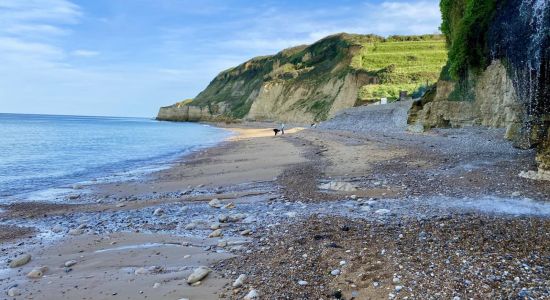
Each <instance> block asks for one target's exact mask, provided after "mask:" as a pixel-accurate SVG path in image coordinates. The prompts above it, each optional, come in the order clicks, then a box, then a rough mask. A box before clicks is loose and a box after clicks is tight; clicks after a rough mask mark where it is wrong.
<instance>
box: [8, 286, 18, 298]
mask: <svg viewBox="0 0 550 300" xmlns="http://www.w3.org/2000/svg"><path fill="white" fill-rule="evenodd" d="M8 296H10V297H17V296H21V291H20V290H19V289H18V288H16V287H12V288H10V289H9V290H8Z"/></svg>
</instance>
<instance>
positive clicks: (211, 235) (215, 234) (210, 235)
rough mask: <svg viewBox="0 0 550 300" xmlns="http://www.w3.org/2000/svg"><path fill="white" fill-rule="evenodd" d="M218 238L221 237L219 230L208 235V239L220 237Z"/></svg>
mask: <svg viewBox="0 0 550 300" xmlns="http://www.w3.org/2000/svg"><path fill="white" fill-rule="evenodd" d="M220 236H222V230H221V229H216V230H214V231H212V232H211V233H210V234H209V235H208V237H209V238H216V237H220Z"/></svg>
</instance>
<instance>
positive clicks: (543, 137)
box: [408, 0, 550, 179]
mask: <svg viewBox="0 0 550 300" xmlns="http://www.w3.org/2000/svg"><path fill="white" fill-rule="evenodd" d="M469 5H471V6H472V7H473V9H472V7H466V2H465V1H450V0H442V1H441V9H442V16H443V24H442V26H441V28H442V31H443V32H444V34H445V35H446V37H447V41H448V46H449V49H450V50H449V61H448V65H447V67H446V68H445V69H444V72H442V75H441V78H440V81H439V82H438V83H437V85H436V87H435V89H433V90H431V91H430V92H428V93H426V95H425V96H424V97H423V99H421V100H420V101H417V102H415V103H414V104H413V107H412V109H411V111H410V114H409V120H408V123H409V130H411V131H423V130H426V129H429V128H432V127H460V126H470V125H483V126H490V127H506V129H507V130H506V138H508V139H510V140H512V141H513V142H514V145H515V146H516V147H518V148H522V149H527V148H537V153H538V154H537V157H536V160H537V163H538V167H539V170H538V172H530V173H533V174H535V175H536V176H535V175H533V174H531V175H526V176H525V177H529V178H537V179H539V178H543V177H546V175H547V174H548V173H550V154H549V153H550V142H549V134H550V133H549V128H550V35H548V31H549V30H550V2H548V1H545V0H535V1H532V0H509V1H472V3H470V4H469ZM467 18H470V19H473V18H477V20H478V21H476V22H473V23H472V22H466V21H464V20H465V19H467Z"/></svg>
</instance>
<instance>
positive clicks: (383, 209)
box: [375, 208, 390, 215]
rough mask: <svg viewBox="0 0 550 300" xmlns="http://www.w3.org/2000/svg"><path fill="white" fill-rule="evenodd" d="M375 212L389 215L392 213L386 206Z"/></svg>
mask: <svg viewBox="0 0 550 300" xmlns="http://www.w3.org/2000/svg"><path fill="white" fill-rule="evenodd" d="M375 213H376V214H378V215H387V214H389V213H390V210H389V209H385V208H381V209H378V210H376V211H375Z"/></svg>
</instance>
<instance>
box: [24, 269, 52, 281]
mask: <svg viewBox="0 0 550 300" xmlns="http://www.w3.org/2000/svg"><path fill="white" fill-rule="evenodd" d="M47 270H48V268H47V267H39V268H34V269H32V271H30V272H29V273H28V274H27V277H28V278H32V279H38V278H41V277H42V276H44V273H45V272H46V271H47Z"/></svg>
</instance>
